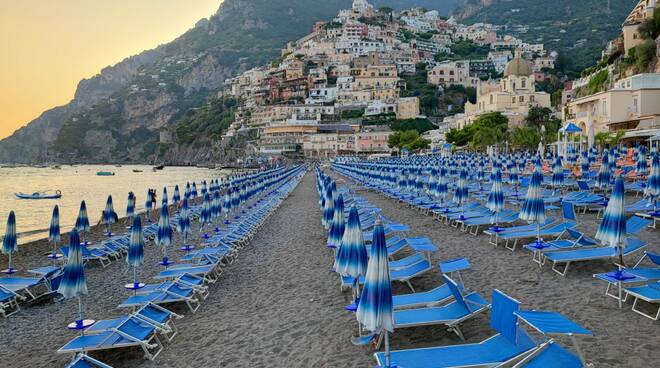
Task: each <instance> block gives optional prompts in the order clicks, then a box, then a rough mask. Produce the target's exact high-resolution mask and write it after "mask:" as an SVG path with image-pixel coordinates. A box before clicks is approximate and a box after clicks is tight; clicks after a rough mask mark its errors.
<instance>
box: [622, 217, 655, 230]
mask: <svg viewBox="0 0 660 368" xmlns="http://www.w3.org/2000/svg"><path fill="white" fill-rule="evenodd" d="M649 225H651V220H648V219H644V218H641V217H639V216H632V217H630V218H629V219H628V220H627V221H626V233H628V234H637V233H638V232H640V231H642V230H644V229H646V228H647V227H648V226H649Z"/></svg>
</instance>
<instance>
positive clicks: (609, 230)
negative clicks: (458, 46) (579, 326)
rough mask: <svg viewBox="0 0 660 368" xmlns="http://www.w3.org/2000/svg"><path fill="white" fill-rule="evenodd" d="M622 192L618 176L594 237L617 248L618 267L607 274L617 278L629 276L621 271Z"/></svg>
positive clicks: (624, 232)
mask: <svg viewBox="0 0 660 368" xmlns="http://www.w3.org/2000/svg"><path fill="white" fill-rule="evenodd" d="M624 193H625V188H624V186H623V178H622V177H621V176H618V177H617V178H616V179H615V180H614V190H613V191H612V196H611V197H610V200H609V202H608V203H607V208H606V209H605V214H604V215H603V220H602V221H601V223H600V225H599V226H598V231H597V232H596V239H598V240H600V241H601V242H602V243H603V244H605V245H608V246H610V247H617V248H618V253H619V269H618V270H617V271H615V272H612V273H610V274H609V275H610V276H612V277H615V278H617V279H619V280H624V279H626V278H629V277H630V275H628V274H625V273H623V272H622V271H621V270H622V267H624V265H625V263H624V260H623V246H624V245H625V244H626V233H627V229H626V212H625V203H624ZM619 308H621V289H619Z"/></svg>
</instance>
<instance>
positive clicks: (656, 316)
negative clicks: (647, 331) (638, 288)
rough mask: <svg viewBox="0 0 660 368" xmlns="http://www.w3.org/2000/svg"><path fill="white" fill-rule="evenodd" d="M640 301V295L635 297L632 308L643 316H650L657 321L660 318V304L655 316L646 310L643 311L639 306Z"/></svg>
mask: <svg viewBox="0 0 660 368" xmlns="http://www.w3.org/2000/svg"><path fill="white" fill-rule="evenodd" d="M638 301H639V297H635V301H634V302H633V307H632V310H633V312H635V313H638V314H641V315H642V316H644V317H646V318H650V319H652V320H654V321H657V320H658V318H660V306H659V307H658V311H657V312H656V314H655V316H653V315H651V314H648V313H646V312H643V311H642V310H641V309H639V308H637V302H638Z"/></svg>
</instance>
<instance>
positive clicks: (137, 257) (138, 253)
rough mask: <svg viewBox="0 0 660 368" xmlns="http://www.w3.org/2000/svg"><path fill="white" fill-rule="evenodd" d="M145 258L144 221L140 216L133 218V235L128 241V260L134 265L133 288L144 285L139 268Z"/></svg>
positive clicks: (130, 264)
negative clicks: (139, 277) (138, 274)
mask: <svg viewBox="0 0 660 368" xmlns="http://www.w3.org/2000/svg"><path fill="white" fill-rule="evenodd" d="M143 260H144V235H143V234H142V221H141V220H140V217H139V216H136V217H135V218H133V224H132V226H131V236H130V239H129V243H128V256H127V257H126V262H127V263H128V265H129V266H131V267H133V285H132V287H131V288H132V289H134V290H137V289H139V288H141V287H143V286H144V284H140V283H139V282H138V280H137V269H138V267H140V265H141V264H142V261H143Z"/></svg>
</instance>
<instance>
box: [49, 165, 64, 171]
mask: <svg viewBox="0 0 660 368" xmlns="http://www.w3.org/2000/svg"><path fill="white" fill-rule="evenodd" d="M50 168H51V169H53V170H61V169H62V166H60V165H53V166H51V167H50Z"/></svg>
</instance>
